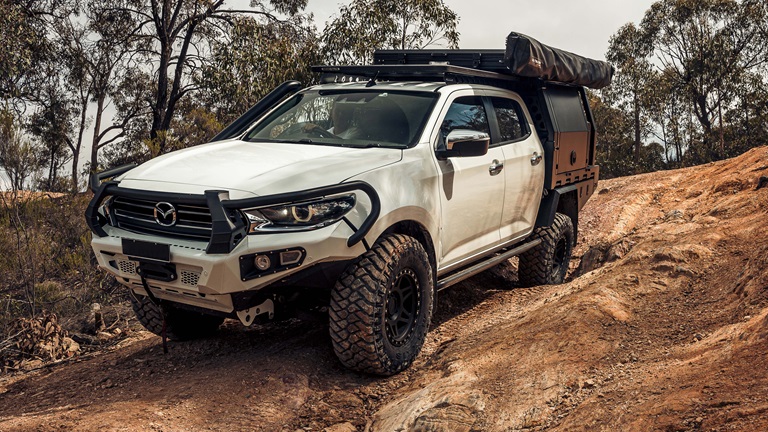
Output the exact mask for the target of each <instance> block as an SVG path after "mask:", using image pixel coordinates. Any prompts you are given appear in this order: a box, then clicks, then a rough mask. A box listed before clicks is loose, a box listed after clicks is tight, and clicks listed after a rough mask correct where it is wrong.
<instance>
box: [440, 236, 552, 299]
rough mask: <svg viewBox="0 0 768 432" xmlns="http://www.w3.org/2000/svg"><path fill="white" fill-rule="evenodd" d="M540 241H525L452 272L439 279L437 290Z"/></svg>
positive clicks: (515, 254)
mask: <svg viewBox="0 0 768 432" xmlns="http://www.w3.org/2000/svg"><path fill="white" fill-rule="evenodd" d="M539 243H541V239H536V240H532V241H530V242H528V243H523V244H521V245H520V246H517V247H514V248H512V249H510V250H508V251H506V252H502V253H501V254H500V255H492V256H490V257H489V258H487V259H486V260H484V261H480V262H478V263H477V264H475V265H473V266H471V267H468V268H465V269H464V270H459V271H457V272H455V273H451V274H450V275H447V276H445V277H443V278H442V279H439V280H438V281H437V290H438V291H442V290H444V289H446V288H448V287H449V286H451V285H454V284H457V283H459V282H461V281H463V280H464V279H467V278H470V277H472V276H474V275H476V274H478V273H480V272H483V271H485V270H488V269H489V268H491V267H493V266H495V265H497V264H500V263H502V262H504V261H506V260H508V259H510V258H512V257H513V256H517V255H520V254H521V253H523V252H525V251H527V250H529V249H532V248H534V247H536V246H538V245H539Z"/></svg>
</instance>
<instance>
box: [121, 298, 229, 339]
mask: <svg viewBox="0 0 768 432" xmlns="http://www.w3.org/2000/svg"><path fill="white" fill-rule="evenodd" d="M129 297H130V300H131V306H132V307H133V312H134V313H135V314H136V318H137V319H138V320H139V322H140V323H141V325H143V326H144V328H146V329H147V330H149V331H150V332H152V333H154V334H156V335H158V336H161V335H162V332H163V313H162V311H161V310H160V309H159V308H158V307H157V306H155V304H154V303H152V302H151V301H150V300H149V298H148V297H146V296H140V295H135V294H133V293H132V294H131V295H130V296H129ZM164 307H165V309H166V314H165V326H166V327H165V335H166V337H167V338H168V339H169V340H172V341H185V340H191V339H197V338H201V337H206V336H210V335H212V334H213V333H215V332H216V330H217V329H218V328H219V326H220V325H221V323H222V322H224V318H220V317H215V316H211V315H204V314H200V313H195V312H191V311H186V310H182V309H177V308H175V307H173V306H172V305H165V306H164Z"/></svg>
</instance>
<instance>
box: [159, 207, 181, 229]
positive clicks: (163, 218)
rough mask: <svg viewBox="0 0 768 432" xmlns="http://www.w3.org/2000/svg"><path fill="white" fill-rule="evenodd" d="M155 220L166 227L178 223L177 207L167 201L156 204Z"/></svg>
mask: <svg viewBox="0 0 768 432" xmlns="http://www.w3.org/2000/svg"><path fill="white" fill-rule="evenodd" d="M155 222H157V223H158V225H162V226H166V227H170V226H174V225H176V207H174V206H173V204H171V203H167V202H159V203H157V204H155Z"/></svg>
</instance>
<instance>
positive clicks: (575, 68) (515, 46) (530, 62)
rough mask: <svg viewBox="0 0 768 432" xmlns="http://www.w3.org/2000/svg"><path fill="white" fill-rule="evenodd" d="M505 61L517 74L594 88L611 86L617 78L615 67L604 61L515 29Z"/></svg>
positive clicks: (510, 35)
mask: <svg viewBox="0 0 768 432" xmlns="http://www.w3.org/2000/svg"><path fill="white" fill-rule="evenodd" d="M504 63H505V64H506V66H507V67H508V68H509V71H510V73H512V74H514V75H519V76H524V77H531V78H541V79H543V80H545V81H555V82H560V83H565V84H576V85H580V86H584V87H589V88H593V89H600V88H603V87H606V86H608V85H609V84H610V83H611V78H612V77H613V66H611V65H610V64H608V63H606V62H604V61H599V60H592V59H588V58H586V57H582V56H580V55H577V54H573V53H570V52H568V51H563V50H560V49H557V48H552V47H550V46H548V45H544V44H543V43H541V42H539V41H537V40H536V39H534V38H532V37H530V36H526V35H524V34H520V33H515V32H512V33H510V34H509V36H507V49H506V51H505V52H504Z"/></svg>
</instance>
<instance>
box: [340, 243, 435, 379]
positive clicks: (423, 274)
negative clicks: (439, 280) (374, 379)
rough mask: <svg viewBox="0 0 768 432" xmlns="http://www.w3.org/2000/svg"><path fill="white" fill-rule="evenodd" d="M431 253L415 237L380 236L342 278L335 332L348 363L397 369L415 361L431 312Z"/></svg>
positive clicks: (380, 370) (389, 371)
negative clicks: (429, 254) (428, 254)
mask: <svg viewBox="0 0 768 432" xmlns="http://www.w3.org/2000/svg"><path fill="white" fill-rule="evenodd" d="M433 289H434V287H433V278H432V268H431V267H430V265H429V257H428V256H427V253H426V251H424V248H423V247H422V245H421V244H420V243H419V242H418V241H417V240H416V239H414V238H412V237H408V236H405V235H400V234H390V235H386V236H384V237H383V238H382V239H380V240H379V241H378V242H377V243H376V244H375V245H374V246H373V247H372V248H371V250H369V251H368V252H366V253H365V254H363V255H362V256H361V257H360V258H358V260H357V261H355V262H354V263H352V264H350V265H349V267H347V269H346V270H345V271H344V273H343V274H342V275H341V277H340V278H339V281H338V282H337V283H336V286H335V287H334V289H333V292H332V293H331V307H330V311H329V317H330V333H331V340H332V342H333V349H334V352H335V353H336V356H337V357H338V358H339V360H341V362H342V363H343V364H344V365H345V366H346V367H348V368H350V369H354V370H357V371H361V372H367V373H373V374H378V375H393V374H395V373H398V372H400V371H402V370H404V369H405V368H407V367H408V366H410V364H411V363H412V362H413V360H414V359H415V358H416V356H417V355H418V354H419V352H420V351H421V347H422V345H423V344H424V339H425V338H426V334H427V330H428V328H429V322H430V320H431V318H432V304H433Z"/></svg>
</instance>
